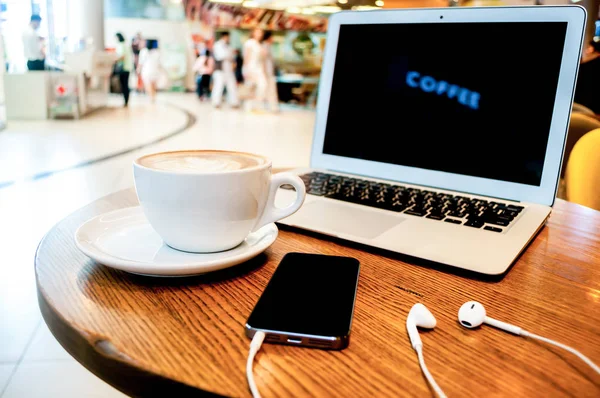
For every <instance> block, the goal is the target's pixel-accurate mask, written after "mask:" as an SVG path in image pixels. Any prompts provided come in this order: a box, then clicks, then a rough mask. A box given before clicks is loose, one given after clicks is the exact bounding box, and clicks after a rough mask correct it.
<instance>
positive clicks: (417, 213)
mask: <svg viewBox="0 0 600 398" xmlns="http://www.w3.org/2000/svg"><path fill="white" fill-rule="evenodd" d="M426 213H427V212H425V211H413V210H412V209H411V210H406V211H405V212H404V213H403V214H410V215H411V216H417V217H423V216H424V215H425V214H426Z"/></svg>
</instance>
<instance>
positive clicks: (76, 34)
mask: <svg viewBox="0 0 600 398" xmlns="http://www.w3.org/2000/svg"><path fill="white" fill-rule="evenodd" d="M564 4H579V5H581V6H583V7H585V8H586V9H587V12H588V22H587V30H586V37H585V39H584V40H585V43H584V52H583V54H582V58H581V64H580V71H579V77H578V83H577V89H576V93H575V102H576V104H575V106H574V108H573V113H572V115H571V125H570V128H569V134H568V138H567V144H566V148H565V156H564V162H563V169H562V172H561V183H560V189H559V192H558V196H559V197H560V198H563V199H566V200H569V201H571V202H575V203H578V204H581V205H584V206H587V207H589V208H593V209H596V210H600V119H599V117H598V114H599V113H600V46H599V40H600V37H599V35H600V24H599V22H598V11H599V6H600V0H579V1H577V0H504V1H500V0H487V1H486V0H479V1H477V0H474V1H468V0H212V1H210V0H0V65H1V67H0V241H1V242H2V246H0V247H2V250H1V251H0V397H2V398H5V397H28V398H31V397H112V396H115V397H117V396H123V395H122V394H121V393H120V392H118V391H116V390H115V389H113V388H112V387H110V386H109V385H107V384H106V383H104V382H102V381H101V380H100V379H98V378H96V377H95V376H94V375H92V374H91V373H90V372H88V371H87V370H86V369H85V368H83V367H82V366H81V365H80V364H79V363H77V362H76V361H75V360H74V359H73V358H72V357H71V356H70V355H69V354H68V353H67V352H66V351H65V350H64V349H62V347H61V346H60V345H59V344H58V343H57V342H56V340H55V339H54V337H53V336H52V334H51V333H50V331H49V330H48V328H47V327H46V325H45V323H44V322H43V320H42V317H41V314H40V312H39V308H38V304H37V296H36V282H35V274H34V268H33V258H34V253H35V250H36V247H37V244H38V243H39V241H40V239H41V238H42V237H43V236H44V234H45V233H46V232H47V231H48V230H49V229H50V228H51V227H52V226H53V225H55V224H56V223H57V222H59V221H60V220H61V219H62V218H64V217H65V216H67V215H68V214H70V213H72V212H73V211H75V210H76V209H78V208H80V207H82V206H84V205H86V204H88V203H90V202H92V201H94V200H97V199H98V198H100V197H102V196H105V195H108V194H110V193H113V192H115V191H119V190H122V189H127V188H131V187H132V186H133V179H132V172H131V163H132V161H133V160H134V159H136V158H137V157H139V156H142V155H144V154H147V153H152V152H160V151H165V150H175V149H196V148H198V149H207V148H213V149H226V150H240V151H247V152H254V153H259V154H262V155H265V156H267V157H270V158H271V159H272V160H273V164H274V167H276V168H284V167H305V166H308V165H309V159H310V149H311V141H312V132H313V125H314V118H315V112H314V108H315V104H316V101H317V98H318V94H319V93H318V84H319V76H320V72H321V64H322V58H323V50H324V48H325V44H326V33H327V25H328V18H329V17H330V16H331V15H332V14H333V13H336V12H339V11H342V10H351V11H352V12H357V13H360V12H365V11H371V10H378V9H386V8H415V7H416V8H419V7H473V6H482V7H486V6H505V5H564ZM463 39H464V38H462V37H440V38H439V43H432V46H431V51H435V48H436V46H443V45H444V42H447V41H449V40H450V41H460V40H463ZM538 39H539V40H540V41H543V40H545V38H544V37H542V36H540V37H539V38H538ZM373 40H385V41H386V42H389V45H390V46H393V45H394V42H395V41H398V40H410V38H406V37H402V38H399V37H384V38H381V37H378V38H373ZM487 50H490V51H493V49H487ZM253 51H262V53H263V54H264V59H265V62H266V63H265V64H264V65H261V66H260V68H259V69H261V70H264V71H265V72H264V73H265V74H264V75H263V76H261V79H264V81H265V82H266V86H267V89H266V90H267V92H266V93H262V94H261V95H262V96H260V98H258V97H259V96H258V95H257V93H256V92H252V90H250V89H249V87H250V86H252V85H249V84H248V79H249V77H248V76H250V75H248V74H247V73H244V68H246V71H247V70H248V68H252V67H254V66H253V65H249V62H250V61H249V59H251V58H252V57H253V53H252V52H253ZM356 51H357V52H362V53H364V55H365V57H376V56H377V54H371V53H370V52H369V49H368V48H357V49H356ZM449 62H451V61H449ZM514 65H515V66H514V67H515V68H523V70H524V71H526V72H527V73H535V71H531V70H528V69H527V66H526V65H521V64H520V63H519V60H518V59H516V60H515V62H514ZM450 66H451V65H450ZM219 68H220V69H219ZM476 72H478V73H479V72H482V71H476ZM356 84H368V76H356ZM355 100H356V101H357V102H360V101H365V100H366V99H364V98H358V97H357V98H356V99H355ZM531 106H532V107H535V104H531ZM515 122H518V121H515ZM366 133H367V132H365V134H366ZM482 136H485V126H482Z"/></svg>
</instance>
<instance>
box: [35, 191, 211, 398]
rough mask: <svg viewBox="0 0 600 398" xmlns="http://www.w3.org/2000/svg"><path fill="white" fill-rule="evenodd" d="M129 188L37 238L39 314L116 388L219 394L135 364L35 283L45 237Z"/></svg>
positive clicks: (148, 393) (143, 393) (138, 392)
mask: <svg viewBox="0 0 600 398" xmlns="http://www.w3.org/2000/svg"><path fill="white" fill-rule="evenodd" d="M130 189H131V188H128V189H124V190H119V191H117V192H113V193H111V194H108V195H105V196H103V197H101V198H98V199H96V200H94V201H93V202H90V203H89V204H87V205H85V206H83V207H81V208H78V209H76V210H75V211H73V212H72V213H70V214H69V215H68V216H66V217H65V218H63V219H62V220H60V221H59V222H58V223H56V224H55V225H54V226H53V227H52V228H50V230H49V231H48V232H47V233H46V234H45V235H44V237H43V238H42V239H41V240H40V243H39V244H38V246H37V248H36V251H35V257H34V271H35V283H36V290H37V296H38V305H39V308H40V312H41V314H42V318H43V320H44V322H45V323H46V325H48V328H49V329H50V332H51V333H52V335H53V336H54V338H55V339H56V340H57V341H58V342H59V343H60V345H61V346H62V347H63V348H64V349H65V350H66V351H67V352H68V353H69V355H71V356H72V357H73V358H74V359H75V360H76V361H77V362H79V363H80V364H81V365H83V366H84V367H85V368H86V369H87V370H89V371H90V372H92V373H93V374H94V375H96V376H97V377H99V378H100V379H101V380H103V381H104V382H106V383H108V384H110V385H111V386H112V387H114V388H116V389H117V390H119V391H121V392H123V393H125V394H127V395H130V396H135V397H153V396H161V397H163V396H181V397H188V396H189V397H191V396H193V397H197V396H208V397H221V395H219V394H216V393H213V392H210V391H206V390H202V389H200V388H198V387H194V386H191V385H189V384H185V383H182V382H180V381H176V380H173V379H170V378H168V377H165V376H162V375H160V374H157V373H154V372H151V371H149V370H146V369H144V368H142V367H139V366H136V364H135V363H134V362H130V361H128V360H127V357H126V356H124V355H123V354H122V353H120V352H118V351H117V350H114V351H111V349H110V348H111V347H112V344H111V343H110V340H108V339H104V338H102V336H93V335H90V334H87V333H85V331H83V330H80V329H77V328H76V327H75V326H73V325H71V324H69V323H68V322H67V321H66V320H65V318H64V317H63V316H62V315H61V314H60V313H59V312H58V311H56V309H55V308H54V306H53V305H52V302H51V300H50V299H49V298H48V297H47V296H46V294H45V291H44V289H43V288H42V287H41V286H40V284H39V276H38V258H39V250H40V248H41V247H42V246H43V245H44V243H45V241H46V239H47V237H48V236H49V235H50V234H51V233H52V232H53V231H55V230H56V229H57V228H59V227H60V225H61V224H63V222H64V221H65V220H67V219H69V218H70V217H71V216H73V215H74V214H76V213H78V212H80V211H82V210H83V209H85V208H86V207H88V206H91V205H93V203H95V202H97V201H99V200H104V199H107V198H109V197H111V196H115V195H122V194H123V193H124V192H126V191H128V190H130Z"/></svg>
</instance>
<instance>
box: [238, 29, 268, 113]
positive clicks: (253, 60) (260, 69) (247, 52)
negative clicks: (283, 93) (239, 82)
mask: <svg viewBox="0 0 600 398" xmlns="http://www.w3.org/2000/svg"><path fill="white" fill-rule="evenodd" d="M263 35H264V32H263V30H262V29H259V28H257V29H254V30H253V31H252V36H251V37H250V39H248V40H247V41H246V43H244V54H243V57H244V66H243V67H242V73H243V75H244V82H245V83H244V84H245V85H247V86H249V87H250V88H251V91H252V95H251V97H250V98H249V99H248V101H246V109H247V110H249V111H254V110H256V107H257V105H258V104H260V105H261V106H264V102H265V97H266V91H267V76H266V74H265V62H264V59H265V50H264V48H263V47H262V46H261V44H260V42H261V40H262V38H263Z"/></svg>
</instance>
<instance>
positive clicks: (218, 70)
mask: <svg viewBox="0 0 600 398" xmlns="http://www.w3.org/2000/svg"><path fill="white" fill-rule="evenodd" d="M213 58H214V59H215V65H214V72H213V89H212V93H211V100H212V104H213V106H215V107H219V106H221V99H222V98H223V90H225V88H227V103H228V104H229V105H230V106H232V107H234V108H237V107H238V106H239V100H238V94H237V83H236V80H235V74H234V72H233V51H232V50H231V47H230V46H229V32H223V33H222V34H221V37H220V38H219V40H217V41H216V42H215V44H214V45H213Z"/></svg>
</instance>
